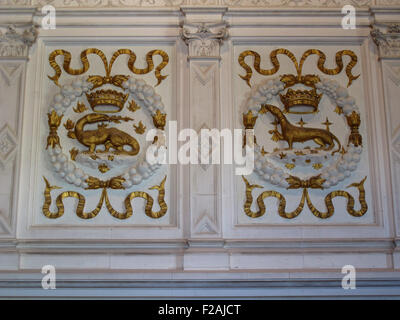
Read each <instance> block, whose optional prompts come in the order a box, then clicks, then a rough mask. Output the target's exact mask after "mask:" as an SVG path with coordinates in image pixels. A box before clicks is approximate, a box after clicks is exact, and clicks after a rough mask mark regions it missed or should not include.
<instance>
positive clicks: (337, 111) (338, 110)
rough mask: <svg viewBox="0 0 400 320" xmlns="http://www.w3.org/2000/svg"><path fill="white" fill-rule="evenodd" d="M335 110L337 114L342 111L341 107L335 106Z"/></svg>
mask: <svg viewBox="0 0 400 320" xmlns="http://www.w3.org/2000/svg"><path fill="white" fill-rule="evenodd" d="M335 112H336V113H337V114H342V113H343V109H342V107H339V106H336V108H335Z"/></svg>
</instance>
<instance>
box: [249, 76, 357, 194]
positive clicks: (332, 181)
mask: <svg viewBox="0 0 400 320" xmlns="http://www.w3.org/2000/svg"><path fill="white" fill-rule="evenodd" d="M315 86H316V88H317V89H318V91H320V92H322V93H324V94H326V95H327V96H328V97H329V98H330V99H331V100H332V101H333V102H334V105H335V106H336V105H337V106H339V107H341V108H342V110H343V116H346V115H350V114H351V113H352V112H353V111H355V112H357V113H358V112H359V111H358V107H357V105H356V103H355V99H354V98H353V97H351V96H349V93H348V90H347V89H346V88H343V87H341V86H340V85H339V83H338V82H336V81H335V80H330V79H326V78H322V79H321V81H320V82H318V83H317V84H316V85H315ZM284 88H285V84H284V83H283V82H281V81H280V79H279V78H278V77H277V78H273V79H270V80H264V81H262V82H260V83H259V84H258V85H256V86H254V88H253V89H252V90H251V92H250V96H249V98H248V100H247V102H246V110H251V111H252V113H253V115H255V116H256V115H258V111H259V110H260V106H261V104H266V103H270V102H271V100H272V99H273V97H275V96H277V95H278V94H279V93H280V92H282V91H283V90H284ZM361 153H362V146H358V147H356V146H354V145H353V144H350V145H349V146H348V149H347V152H346V153H345V154H344V155H342V156H341V157H339V159H338V161H336V162H335V163H333V164H332V165H330V166H328V167H327V168H325V169H324V170H322V171H321V173H320V175H321V178H323V179H325V182H324V183H323V184H322V186H323V187H324V188H329V187H333V186H335V185H337V184H338V183H339V182H341V181H343V180H344V179H345V178H347V177H349V176H350V175H351V172H352V171H354V170H356V169H357V165H358V163H359V161H360V158H361ZM254 160H255V171H256V172H257V174H258V175H259V176H260V178H261V179H263V180H264V181H266V182H269V183H271V184H273V185H277V186H280V187H283V188H287V187H289V183H288V182H287V181H286V179H287V178H288V177H289V176H290V174H288V173H287V172H286V171H285V170H283V169H281V168H279V167H276V166H274V165H273V164H272V163H271V162H270V161H268V159H267V158H266V157H265V156H263V155H262V154H261V148H260V147H259V146H258V145H256V147H255V155H254Z"/></svg>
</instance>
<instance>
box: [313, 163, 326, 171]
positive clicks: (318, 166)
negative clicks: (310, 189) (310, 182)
mask: <svg viewBox="0 0 400 320" xmlns="http://www.w3.org/2000/svg"><path fill="white" fill-rule="evenodd" d="M323 166H324V165H323V164H322V163H314V164H313V168H314V169H315V170H319V169H321V168H322V167H323Z"/></svg>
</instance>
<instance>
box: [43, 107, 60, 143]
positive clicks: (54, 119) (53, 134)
mask: <svg viewBox="0 0 400 320" xmlns="http://www.w3.org/2000/svg"><path fill="white" fill-rule="evenodd" d="M47 117H48V123H49V127H50V132H49V136H48V137H47V146H46V149H47V148H48V147H49V146H51V147H52V148H55V147H56V146H60V137H59V136H58V134H57V129H58V127H59V126H60V123H61V119H62V117H63V115H61V116H59V115H58V114H57V112H55V111H54V110H53V111H52V112H51V113H48V114H47Z"/></svg>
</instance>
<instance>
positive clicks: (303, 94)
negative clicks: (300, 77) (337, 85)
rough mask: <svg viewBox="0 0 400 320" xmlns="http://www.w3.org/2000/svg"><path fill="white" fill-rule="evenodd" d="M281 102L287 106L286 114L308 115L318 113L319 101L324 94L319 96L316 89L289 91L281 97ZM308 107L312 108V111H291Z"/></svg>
mask: <svg viewBox="0 0 400 320" xmlns="http://www.w3.org/2000/svg"><path fill="white" fill-rule="evenodd" d="M279 96H280V97H281V101H282V103H283V104H284V106H285V112H289V113H296V114H307V113H315V112H318V105H319V101H320V100H321V97H322V93H321V94H318V93H317V90H316V89H312V90H293V89H288V91H287V92H286V94H284V95H282V94H280V95H279ZM300 106H307V107H311V108H312V110H311V111H298V110H296V111H293V110H291V109H294V108H297V107H300Z"/></svg>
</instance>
